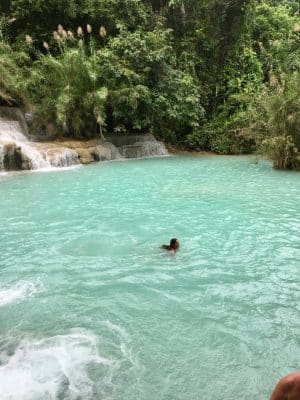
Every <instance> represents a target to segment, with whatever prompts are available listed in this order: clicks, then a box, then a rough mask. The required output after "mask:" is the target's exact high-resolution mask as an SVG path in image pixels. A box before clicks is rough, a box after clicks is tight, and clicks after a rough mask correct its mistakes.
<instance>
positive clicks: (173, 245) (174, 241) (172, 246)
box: [170, 238, 178, 249]
mask: <svg viewBox="0 0 300 400" xmlns="http://www.w3.org/2000/svg"><path fill="white" fill-rule="evenodd" d="M177 240H178V239H176V238H172V239H171V240H170V247H171V248H172V249H174V248H175V243H176V242H177Z"/></svg>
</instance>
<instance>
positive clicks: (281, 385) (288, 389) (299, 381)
mask: <svg viewBox="0 0 300 400" xmlns="http://www.w3.org/2000/svg"><path fill="white" fill-rule="evenodd" d="M299 399H300V372H296V373H294V374H289V375H287V376H285V377H284V378H282V379H281V380H280V381H279V382H278V383H277V385H276V387H275V389H274V392H273V393H272V395H271V398H270V400H299Z"/></svg>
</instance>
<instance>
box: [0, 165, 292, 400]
mask: <svg viewBox="0 0 300 400" xmlns="http://www.w3.org/2000/svg"><path fill="white" fill-rule="evenodd" d="M299 200H300V175H299V173H293V172H280V171H274V170H273V169H272V168H271V166H270V164H269V163H266V162H260V163H258V164H257V163H256V162H255V160H254V159H252V158H248V157H201V158H192V157H169V158H161V159H147V160H134V161H125V162H124V161H123V162H122V161H120V162H111V163H98V164H93V165H90V166H86V167H79V168H76V169H73V170H66V171H60V172H57V171H55V172H47V173H43V172H34V173H24V174H16V175H9V174H7V175H2V176H1V177H0V238H1V241H0V394H1V396H0V397H1V399H5V400H6V399H13V400H20V399H22V400H27V399H28V400H29V399H30V400H33V399H34V400H37V399H61V400H65V399H76V400H79V399H82V400H86V399H105V400H106V399H111V400H135V399H136V400H137V399H140V400H153V399H155V400H177V399H178V400H196V399H205V400H215V399H218V400H235V399H239V400H253V399H256V400H263V399H268V396H269V394H270V391H271V389H272V387H273V386H274V385H275V383H276V382H277V381H278V380H279V378H280V377H281V376H282V375H285V374H287V373H289V372H292V371H296V370H299V359H300V339H299V328H300V302H299V300H300V289H299V281H300V272H299V268H300V241H299V231H300V218H299V217H300V204H299ZM171 237H178V238H179V239H180V242H181V249H180V252H178V253H177V254H176V255H175V256H169V255H167V254H165V253H164V252H163V251H162V250H160V249H159V246H160V245H161V244H162V243H167V242H168V241H169V239H170V238H171Z"/></svg>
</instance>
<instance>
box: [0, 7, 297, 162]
mask: <svg viewBox="0 0 300 400" xmlns="http://www.w3.org/2000/svg"><path fill="white" fill-rule="evenodd" d="M299 7H300V6H299V1H298V0H282V1H279V0H267V1H260V0H68V1H66V0H64V1H63V0H1V3H0V13H1V20H0V103H1V104H2V105H21V106H23V107H25V108H28V109H30V110H32V111H33V113H34V114H35V116H36V118H37V120H38V121H40V123H41V124H44V125H46V124H47V123H48V122H53V121H55V123H56V124H57V126H58V127H59V129H60V131H61V132H62V134H63V135H64V136H70V137H76V138H90V137H93V136H95V135H99V134H102V133H104V134H105V132H116V133H128V132H134V133H137V132H141V133H143V132H151V133H153V134H154V135H155V136H156V137H157V138H160V139H162V140H164V141H166V142H169V143H173V144H176V145H180V146H183V147H184V148H187V149H196V150H212V151H215V152H217V153H221V154H239V153H250V152H254V151H261V152H264V153H265V154H268V155H269V156H270V157H271V158H272V159H273V161H274V166H275V167H277V168H294V167H295V166H296V165H297V163H299V153H298V150H297V148H299V149H300V10H299Z"/></svg>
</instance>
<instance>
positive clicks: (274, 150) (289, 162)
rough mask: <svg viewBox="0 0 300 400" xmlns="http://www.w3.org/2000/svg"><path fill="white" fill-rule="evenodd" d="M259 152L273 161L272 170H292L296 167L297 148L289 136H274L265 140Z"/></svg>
mask: <svg viewBox="0 0 300 400" xmlns="http://www.w3.org/2000/svg"><path fill="white" fill-rule="evenodd" d="M261 151H262V152H263V153H264V154H267V155H268V157H269V158H270V159H271V160H272V161H273V166H274V168H277V169H293V168H296V167H297V165H298V162H297V148H296V147H295V143H294V142H293V139H292V137H291V136H275V137H272V138H270V139H265V140H264V141H263V142H262V144H261Z"/></svg>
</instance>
